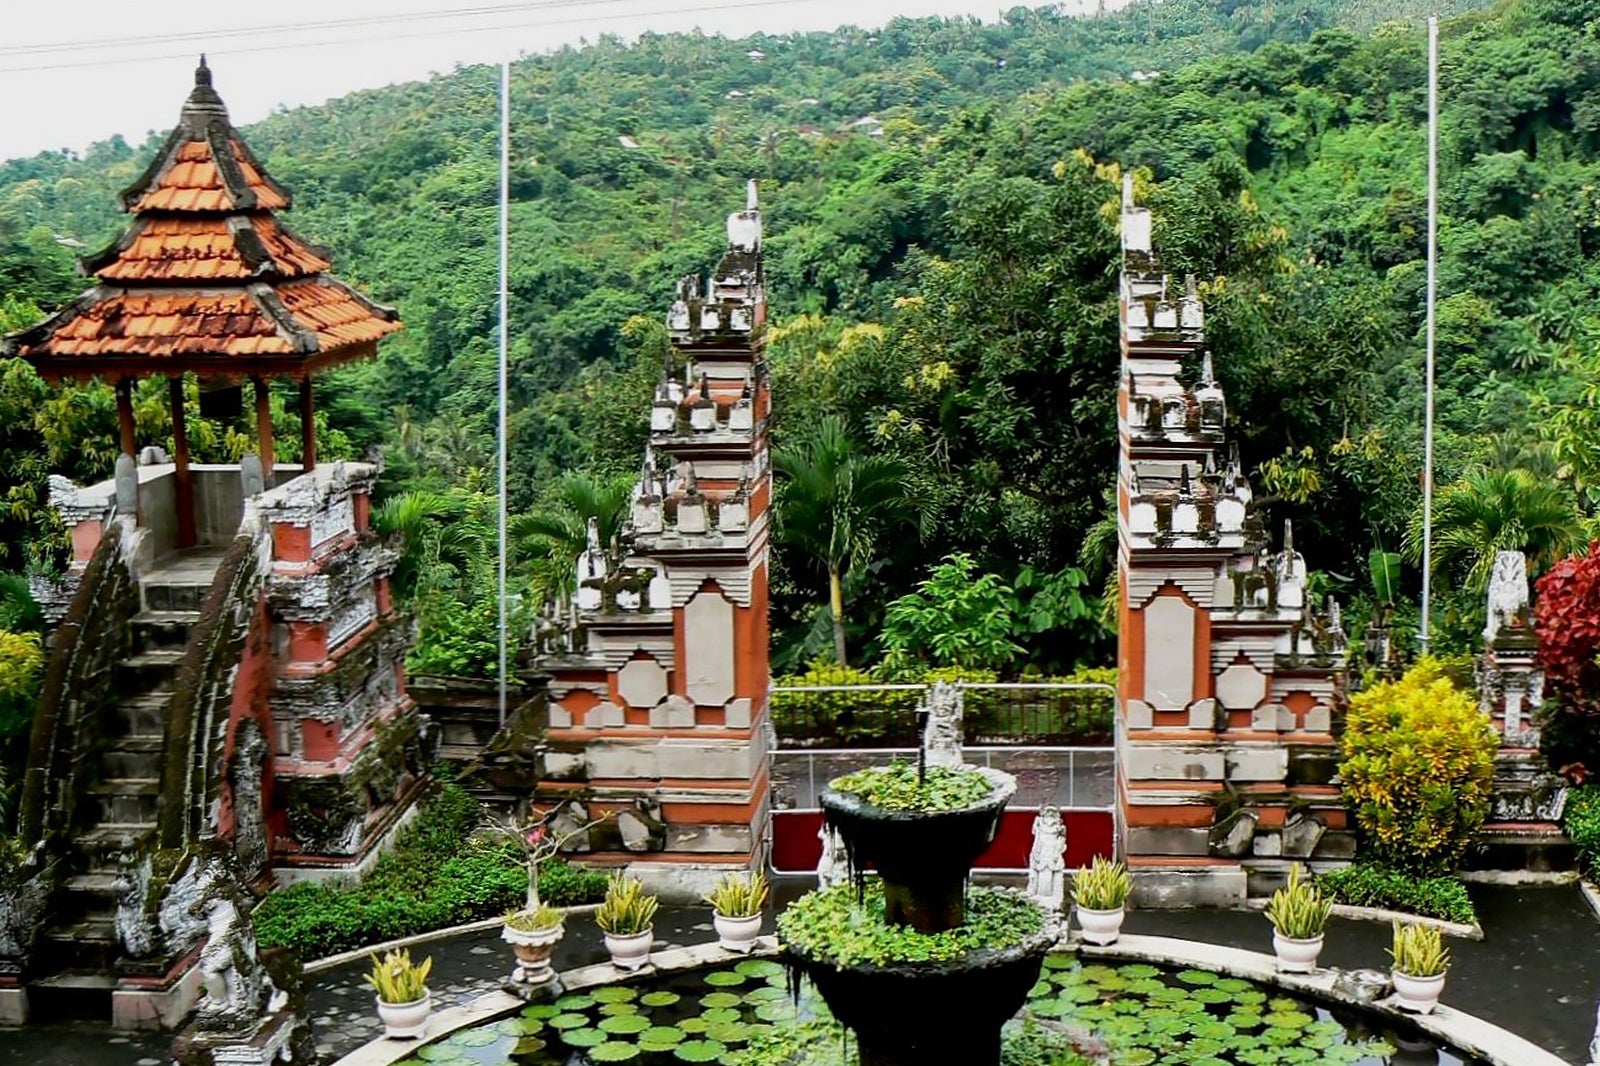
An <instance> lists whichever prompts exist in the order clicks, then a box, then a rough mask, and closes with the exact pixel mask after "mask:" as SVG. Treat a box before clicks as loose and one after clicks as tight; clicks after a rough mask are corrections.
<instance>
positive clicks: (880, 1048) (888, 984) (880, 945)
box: [780, 684, 1059, 1066]
mask: <svg viewBox="0 0 1600 1066" xmlns="http://www.w3.org/2000/svg"><path fill="white" fill-rule="evenodd" d="M918 713H919V716H921V717H922V718H923V740H922V747H921V750H920V752H919V756H918V763H917V766H916V767H915V768H912V767H909V766H905V765H895V766H890V767H874V768H870V769H867V770H862V771H859V772H857V773H854V774H850V775H847V776H846V777H842V778H837V779H835V780H834V781H832V782H831V783H830V784H829V787H828V788H826V789H824V790H823V792H822V794H821V796H820V802H821V805H822V809H823V812H824V817H825V818H826V821H827V825H828V827H829V828H830V829H832V830H834V831H836V832H837V833H838V835H839V836H840V837H841V838H842V839H843V841H844V846H845V851H846V854H847V855H848V857H849V864H850V870H851V874H852V878H851V881H850V882H849V883H846V884H842V885H836V886H834V887H832V888H823V889H819V890H817V891H815V892H812V893H809V894H808V895H806V896H804V897H802V898H801V899H800V900H797V901H796V902H795V903H794V904H793V905H792V906H791V908H790V909H789V910H788V911H787V912H785V914H784V916H783V918H782V919H781V921H780V929H781V931H782V934H783V941H784V950H785V959H786V962H787V963H788V965H789V966H790V968H791V972H793V973H796V974H804V975H805V976H806V977H808V978H809V979H810V980H811V982H812V984H814V985H815V986H816V988H817V991H818V992H819V993H820V994H821V996H822V998H823V1000H824V1001H825V1002H826V1003H827V1004H828V1008H829V1009H830V1010H831V1011H832V1012H833V1014H834V1016H835V1017H836V1018H838V1020H839V1021H840V1022H842V1023H843V1024H844V1025H846V1026H847V1027H849V1028H850V1029H851V1030H853V1031H854V1032H855V1034H856V1040H857V1045H858V1049H859V1053H860V1063H861V1066H932V1064H935V1063H941V1064H942V1063H952V1062H959V1063H962V1064H963V1066H997V1064H998V1063H999V1061H1000V1029H1001V1027H1002V1026H1003V1025H1004V1024H1005V1023H1006V1021H1007V1020H1008V1019H1010V1018H1011V1017H1012V1016H1013V1015H1015V1014H1016V1012H1017V1010H1018V1009H1019V1008H1020V1007H1021V1006H1022V1003H1023V1001H1024V1000H1025V999H1026V998H1027V995H1028V990H1029V989H1030V988H1032V987H1033V985H1034V983H1035V982H1036V981H1037V980H1038V977H1039V970H1040V966H1041V964H1042V963H1043V961H1044V957H1045V954H1046V953H1047V952H1048V951H1049V950H1050V948H1051V946H1052V945H1053V944H1054V943H1055V941H1056V939H1057V936H1058V933H1059V929H1058V921H1059V916H1058V915H1057V914H1055V913H1053V912H1051V911H1049V910H1047V909H1046V908H1044V907H1041V906H1040V905H1039V904H1037V903H1036V902H1034V901H1033V900H1031V899H1029V898H1028V897H1027V896H1025V895H1024V894H1022V893H1020V892H1015V891H1012V890H1009V889H999V888H977V887H968V886H967V878H968V876H969V874H970V873H971V871H972V864H973V863H974V862H975V861H977V858H978V856H979V855H980V854H982V852H983V850H984V849H985V848H986V847H988V845H989V844H990V842H991V841H993V840H994V837H995V832H996V831H997V829H998V828H999V824H1000V816H1001V813H1002V812H1003V810H1004V809H1005V805H1006V802H1007V801H1008V800H1009V799H1010V798H1011V796H1012V794H1013V793H1014V792H1015V791H1016V780H1015V779H1014V778H1012V777H1011V775H1009V774H1005V773H1001V772H999V771H997V770H992V769H988V768H984V767H976V766H969V765H967V764H965V762H964V761H963V759H962V755H961V742H960V737H961V694H960V691H959V690H957V689H956V688H954V687H953V686H948V685H943V684H939V685H935V686H934V689H933V691H932V692H931V693H930V695H929V699H928V704H927V707H926V709H925V710H921V711H919V712H918ZM868 864H870V865H872V866H873V867H874V868H875V870H876V873H877V878H876V879H875V880H873V881H872V882H870V883H869V882H868V881H867V879H866V875H865V871H866V868H867V866H868Z"/></svg>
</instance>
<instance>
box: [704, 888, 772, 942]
mask: <svg viewBox="0 0 1600 1066" xmlns="http://www.w3.org/2000/svg"><path fill="white" fill-rule="evenodd" d="M704 899H705V901H706V902H707V903H709V904H711V910H712V917H711V924H712V925H714V926H716V930H717V941H718V943H720V944H721V945H722V946H723V948H725V949H726V950H728V951H737V952H739V953H740V954H741V955H743V954H748V953H749V952H750V950H751V949H752V948H754V947H755V946H756V937H758V936H760V935H761V908H762V906H764V905H765V904H766V902H767V879H766V878H765V877H762V876H761V873H760V872H759V871H757V872H756V873H753V874H729V875H728V876H726V877H724V878H722V879H721V880H719V881H718V882H717V883H716V886H715V887H713V888H712V890H711V894H710V895H709V896H705V897H704Z"/></svg>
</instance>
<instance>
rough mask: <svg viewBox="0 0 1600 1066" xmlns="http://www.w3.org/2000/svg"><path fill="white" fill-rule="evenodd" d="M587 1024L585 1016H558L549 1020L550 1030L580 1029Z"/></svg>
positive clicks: (587, 1018)
mask: <svg viewBox="0 0 1600 1066" xmlns="http://www.w3.org/2000/svg"><path fill="white" fill-rule="evenodd" d="M588 1024H589V1016H588V1015H587V1014H558V1015H556V1016H555V1017H554V1018H551V1019H550V1028H552V1029H582V1028H583V1027H584V1026H586V1025H588Z"/></svg>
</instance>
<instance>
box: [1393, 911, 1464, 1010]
mask: <svg viewBox="0 0 1600 1066" xmlns="http://www.w3.org/2000/svg"><path fill="white" fill-rule="evenodd" d="M1389 957H1390V958H1391V959H1393V960H1394V964H1393V965H1392V966H1391V967H1390V968H1389V979H1390V980H1391V981H1393V982H1394V998H1395V1002H1396V1003H1398V1004H1399V1005H1400V1007H1401V1008H1402V1009H1404V1010H1409V1011H1415V1012H1416V1013H1418V1014H1428V1013H1430V1012H1431V1011H1432V1010H1433V1008H1434V1007H1437V1006H1438V1005H1439V993H1441V992H1443V991H1444V975H1445V973H1446V972H1447V971H1448V970H1449V969H1450V951H1449V949H1448V948H1446V947H1445V946H1444V943H1443V940H1442V938H1441V937H1440V935H1439V930H1438V929H1436V928H1434V927H1433V926H1429V925H1420V924H1402V923H1400V922H1395V923H1394V946H1393V947H1392V948H1390V949H1389Z"/></svg>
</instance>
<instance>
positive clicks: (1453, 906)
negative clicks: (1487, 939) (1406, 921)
mask: <svg viewBox="0 0 1600 1066" xmlns="http://www.w3.org/2000/svg"><path fill="white" fill-rule="evenodd" d="M1317 887H1318V888H1320V889H1322V891H1323V892H1325V893H1326V894H1327V895H1328V897H1329V898H1330V899H1332V900H1333V901H1334V902H1335V903H1347V904H1349V905H1351V906H1353V907H1382V908H1384V909H1385V910H1391V911H1404V912H1405V913H1407V914H1419V915H1422V916H1423V917H1426V918H1440V919H1442V920H1444V921H1447V922H1458V923H1460V924H1461V925H1476V924H1477V922H1478V912H1477V911H1476V910H1475V909H1473V906H1472V897H1471V896H1469V895H1467V886H1466V885H1464V884H1462V883H1461V882H1460V881H1458V880H1457V879H1456V878H1454V877H1414V876H1412V875H1411V874H1408V873H1403V872H1401V871H1399V870H1391V869H1390V868H1388V867H1387V866H1380V865H1379V864H1377V863H1374V862H1358V863H1356V864H1355V865H1353V866H1346V867H1345V868H1344V869H1342V870H1330V871H1328V872H1327V873H1325V874H1319V875H1317Z"/></svg>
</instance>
